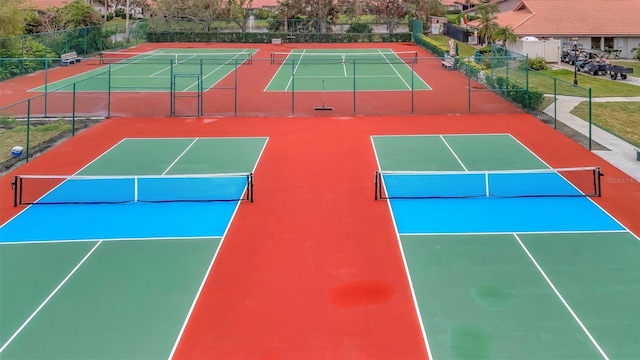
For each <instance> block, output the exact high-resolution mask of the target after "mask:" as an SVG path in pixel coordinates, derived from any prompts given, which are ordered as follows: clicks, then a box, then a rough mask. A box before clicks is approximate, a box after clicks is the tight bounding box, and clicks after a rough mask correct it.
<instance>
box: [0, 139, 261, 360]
mask: <svg viewBox="0 0 640 360" xmlns="http://www.w3.org/2000/svg"><path fill="white" fill-rule="evenodd" d="M266 141H267V139H266V138H197V139H190V138H175V139H125V140H123V141H121V142H120V143H118V144H117V145H116V146H114V147H113V148H111V149H110V150H109V151H107V152H106V153H104V154H103V155H102V156H100V157H99V158H97V159H95V160H94V161H93V162H92V163H90V164H89V165H87V166H86V167H85V168H83V169H82V170H81V171H80V172H79V173H78V174H77V176H90V175H91V176H105V177H107V176H113V177H116V176H124V175H127V176H128V175H162V176H175V175H180V174H212V173H230V172H252V171H253V170H254V169H255V166H256V164H257V162H258V159H259V157H260V155H261V153H262V151H263V148H264V146H265V145H266ZM67 182H68V181H67ZM64 184H65V183H63V184H61V185H59V186H57V187H51V186H50V187H49V188H48V190H50V191H48V192H45V193H47V194H48V195H47V196H49V195H54V194H56V193H60V188H62V187H63V186H64ZM187 185H188V183H187ZM181 188H182V186H179V187H173V186H170V187H163V188H162V189H161V191H162V192H176V191H182V190H181ZM136 190H137V191H138V192H142V191H144V190H143V188H142V187H139V188H137V189H136ZM243 190H244V189H240V190H239V192H242V191H243ZM24 191H27V192H28V191H32V190H28V189H26V188H25V189H24ZM36 191H37V189H36ZM114 191H117V188H113V187H111V186H109V184H107V185H105V186H102V189H100V188H99V187H95V188H93V189H92V190H91V192H92V194H91V196H93V197H94V199H96V200H99V199H101V198H109V197H110V196H111V195H110V194H111V193H112V192H114ZM61 195H64V196H68V197H69V199H71V200H73V199H74V197H75V196H77V195H78V194H73V193H68V194H64V193H62V194H61ZM238 195H240V194H236V196H238ZM238 205H239V201H223V202H194V203H190V202H171V203H140V202H127V203H119V204H91V205H88V204H79V205H78V204H60V205H34V206H31V207H29V208H26V209H25V210H24V211H23V212H22V213H20V214H19V215H18V216H16V217H15V218H13V219H12V220H10V221H9V222H7V223H6V224H4V225H3V226H2V228H0V231H2V241H1V242H0V273H1V274H2V281H0V294H1V295H2V301H1V302H0V315H1V322H0V325H1V326H0V358H2V359H95V358H103V359H160V358H161V359H167V358H169V357H170V355H171V353H172V351H173V349H174V346H175V344H177V341H178V340H179V337H180V335H181V331H182V327H183V325H184V324H185V323H186V321H187V318H188V316H189V315H190V312H191V309H192V306H193V304H194V302H195V300H196V298H197V295H198V293H199V291H200V288H201V286H202V284H203V282H204V280H205V278H206V275H207V274H208V272H209V270H210V269H211V266H212V265H213V261H214V259H215V257H216V254H217V251H218V248H219V246H220V244H221V242H222V241H223V240H222V239H223V235H224V233H225V231H226V229H227V228H228V226H229V224H230V222H231V220H232V218H233V215H234V214H235V210H236V208H237V206H238ZM158 231H161V232H163V234H162V233H159V232H158ZM194 231H195V232H194Z"/></svg>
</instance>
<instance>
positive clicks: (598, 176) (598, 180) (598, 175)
mask: <svg viewBox="0 0 640 360" xmlns="http://www.w3.org/2000/svg"><path fill="white" fill-rule="evenodd" d="M593 171H594V173H595V174H594V179H593V181H594V186H595V188H596V196H597V197H602V187H601V183H602V181H601V178H602V177H603V176H604V174H603V173H602V171H600V167H599V166H598V167H596V168H595V170H593Z"/></svg>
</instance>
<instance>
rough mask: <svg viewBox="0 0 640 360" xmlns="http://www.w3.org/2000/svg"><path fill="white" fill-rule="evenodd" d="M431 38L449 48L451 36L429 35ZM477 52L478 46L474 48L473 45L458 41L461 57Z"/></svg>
mask: <svg viewBox="0 0 640 360" xmlns="http://www.w3.org/2000/svg"><path fill="white" fill-rule="evenodd" d="M429 39H430V40H433V41H434V42H436V43H438V44H439V45H441V46H444V47H445V48H446V49H448V48H449V40H451V38H450V37H448V36H446V35H429ZM475 52H476V48H474V47H473V46H471V45H467V44H465V43H463V42H460V41H458V53H459V54H460V56H461V57H463V58H464V57H470V56H473V54H475Z"/></svg>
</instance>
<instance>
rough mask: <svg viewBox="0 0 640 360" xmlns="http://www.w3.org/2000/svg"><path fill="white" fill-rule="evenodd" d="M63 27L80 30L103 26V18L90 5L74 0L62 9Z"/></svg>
mask: <svg viewBox="0 0 640 360" xmlns="http://www.w3.org/2000/svg"><path fill="white" fill-rule="evenodd" d="M60 15H61V18H62V26H63V27H64V28H66V29H68V28H79V27H87V26H95V25H100V24H102V17H101V16H100V14H98V13H97V12H96V10H95V9H94V8H93V7H92V6H91V5H89V4H87V3H85V2H84V1H81V0H74V1H73V2H71V3H69V4H67V5H65V6H64V7H62V8H61V9H60Z"/></svg>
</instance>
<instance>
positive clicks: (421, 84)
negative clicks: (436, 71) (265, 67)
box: [265, 49, 431, 91]
mask: <svg viewBox="0 0 640 360" xmlns="http://www.w3.org/2000/svg"><path fill="white" fill-rule="evenodd" d="M270 58H271V59H270V61H271V63H272V64H275V65H279V68H278V71H277V72H276V74H275V76H274V77H273V79H272V80H271V81H270V82H269V84H268V85H267V87H266V89H265V91H294V90H295V91H323V90H324V91H354V90H358V91H402V90H404V91H411V90H431V87H429V85H428V84H427V83H426V82H425V81H424V80H423V79H422V78H420V76H419V75H418V74H416V73H415V72H414V66H415V64H416V63H417V61H418V52H417V51H393V50H392V49H331V50H326V49H325V50H322V49H293V50H291V51H289V52H272V53H271V55H270Z"/></svg>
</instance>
